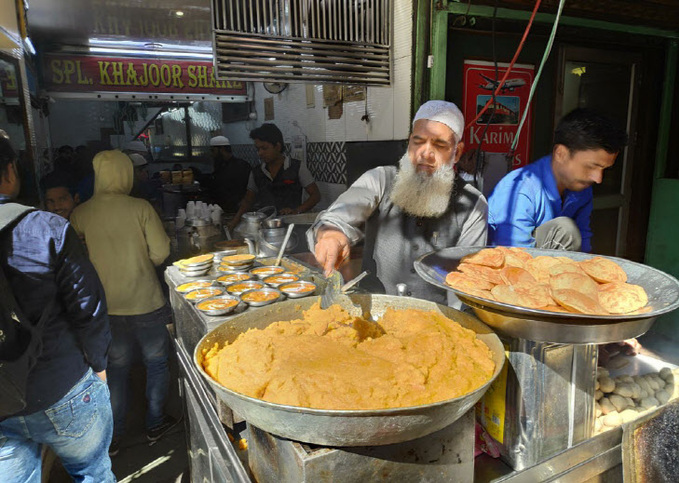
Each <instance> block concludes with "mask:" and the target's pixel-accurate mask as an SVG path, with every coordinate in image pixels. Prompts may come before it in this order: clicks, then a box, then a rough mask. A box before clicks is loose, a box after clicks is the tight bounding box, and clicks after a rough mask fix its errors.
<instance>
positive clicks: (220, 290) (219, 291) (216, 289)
mask: <svg viewBox="0 0 679 483" xmlns="http://www.w3.org/2000/svg"><path fill="white" fill-rule="evenodd" d="M206 289H210V290H211V291H212V292H213V293H212V294H210V295H206V296H204V297H202V298H197V299H194V298H192V296H191V294H192V293H195V292H198V290H206ZM223 293H224V289H223V288H221V287H215V286H212V287H206V288H205V289H202V288H201V289H197V290H192V291H190V292H187V293H185V294H184V298H185V299H186V300H188V301H189V302H191V303H192V304H197V303H198V302H202V301H203V300H206V299H209V298H212V297H216V296H218V295H222V294H223Z"/></svg>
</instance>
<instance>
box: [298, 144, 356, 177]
mask: <svg viewBox="0 0 679 483" xmlns="http://www.w3.org/2000/svg"><path fill="white" fill-rule="evenodd" d="M306 155H307V166H308V167H309V171H311V174H313V175H314V178H316V180H318V181H323V182H325V183H339V184H346V183H347V154H346V150H345V148H344V143H343V142H332V143H308V144H307V146H306Z"/></svg>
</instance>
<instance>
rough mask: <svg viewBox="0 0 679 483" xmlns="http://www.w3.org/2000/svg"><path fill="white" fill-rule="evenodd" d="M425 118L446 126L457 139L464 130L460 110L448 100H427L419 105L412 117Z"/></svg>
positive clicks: (416, 118) (460, 137) (462, 116)
mask: <svg viewBox="0 0 679 483" xmlns="http://www.w3.org/2000/svg"><path fill="white" fill-rule="evenodd" d="M419 119H427V120H429V121H436V122H440V123H441V124H445V125H446V126H448V127H449V128H450V129H451V130H452V131H453V132H454V133H455V136H456V137H457V139H458V141H459V140H460V139H462V134H463V132H464V115H463V114H462V111H460V109H458V107H457V106H456V105H455V104H453V103H452V102H448V101H427V102H425V103H424V104H422V105H421V106H420V108H419V109H418V110H417V113H416V114H415V119H413V125H414V124H415V121H417V120H419Z"/></svg>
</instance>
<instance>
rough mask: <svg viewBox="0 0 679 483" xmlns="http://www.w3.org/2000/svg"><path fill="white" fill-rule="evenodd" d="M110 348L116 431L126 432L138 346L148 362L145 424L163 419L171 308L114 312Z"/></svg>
mask: <svg viewBox="0 0 679 483" xmlns="http://www.w3.org/2000/svg"><path fill="white" fill-rule="evenodd" d="M109 318H110V320H111V335H112V337H113V340H112V342H111V349H110V350H109V354H108V370H107V374H108V381H109V387H110V389H111V406H112V407H113V435H114V436H115V437H120V436H122V434H123V433H124V432H125V416H126V415H127V405H128V394H127V393H128V387H129V382H130V367H131V366H132V361H133V360H134V349H135V346H139V348H140V349H141V355H142V359H143V360H144V365H145V366H146V402H147V408H146V428H147V429H151V428H153V427H155V426H158V425H159V424H161V423H162V422H163V418H164V414H165V413H164V407H165V401H166V400H167V394H168V389H169V386H170V368H169V365H168V357H169V355H170V338H169V334H168V332H167V329H166V328H165V325H166V324H167V323H168V322H170V308H169V306H168V305H164V306H163V307H161V308H159V309H158V310H154V311H153V312H150V313H148V314H142V315H125V316H122V315H112V316H110V317H109Z"/></svg>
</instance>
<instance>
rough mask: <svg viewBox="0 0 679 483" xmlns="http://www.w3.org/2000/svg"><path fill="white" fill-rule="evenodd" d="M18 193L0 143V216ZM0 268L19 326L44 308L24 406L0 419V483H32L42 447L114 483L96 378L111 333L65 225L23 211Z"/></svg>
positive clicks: (109, 426)
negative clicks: (20, 317)
mask: <svg viewBox="0 0 679 483" xmlns="http://www.w3.org/2000/svg"><path fill="white" fill-rule="evenodd" d="M20 186H21V183H20V180H19V176H18V173H17V156H16V154H15V152H14V150H13V149H12V147H11V145H10V143H9V140H8V139H6V138H4V137H1V136H0V210H3V209H7V208H8V206H7V205H9V203H11V202H12V200H13V199H14V198H16V197H17V195H18V193H19V188H20ZM0 265H1V266H2V270H3V271H4V273H5V276H6V278H7V280H8V282H9V284H10V286H11V287H12V291H13V293H14V297H15V299H16V300H17V303H18V304H19V306H20V308H21V309H22V311H23V313H24V315H25V316H26V318H27V319H28V320H30V321H31V322H33V323H36V322H37V321H38V320H39V319H40V317H41V315H42V313H43V311H44V310H49V313H48V318H47V321H46V322H45V325H44V329H43V333H42V352H41V353H40V356H39V358H38V360H37V362H36V365H35V366H34V367H33V368H32V369H31V371H30V372H29V375H28V381H27V388H26V401H27V405H26V407H25V408H24V409H23V410H22V411H20V412H19V413H17V414H14V415H12V416H9V417H7V418H5V419H4V420H2V421H0V480H1V481H3V483H5V482H21V483H23V482H26V481H40V469H41V459H40V455H41V452H40V447H41V445H43V444H45V445H47V446H49V447H51V448H52V450H53V451H54V452H55V453H56V454H57V456H59V458H60V459H61V462H62V464H63V466H64V468H65V469H66V471H68V473H69V474H70V475H71V476H72V477H73V479H74V480H76V481H97V482H109V481H115V476H114V475H113V473H112V472H111V459H110V457H109V455H108V447H109V444H110V442H111V436H112V434H113V415H112V413H111V402H110V398H109V391H108V387H107V385H106V371H105V369H106V364H107V356H108V350H109V345H110V343H111V332H110V328H109V320H108V316H107V310H106V301H105V297H104V289H103V288H102V286H101V283H100V281H99V278H98V276H97V272H96V271H95V270H94V267H93V266H92V264H91V263H90V261H89V260H88V258H87V254H86V253H85V249H84V247H83V245H82V243H81V242H80V240H79V239H78V235H77V234H76V233H75V231H74V230H73V228H71V226H70V224H69V222H68V221H67V220H66V219H65V218H63V217H61V216H58V215H56V214H53V213H48V212H46V211H31V212H29V213H28V214H26V215H24V216H23V218H21V219H20V220H19V221H18V222H16V223H15V224H13V225H10V227H8V228H7V229H5V230H3V232H2V234H0ZM0 391H2V388H0Z"/></svg>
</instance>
